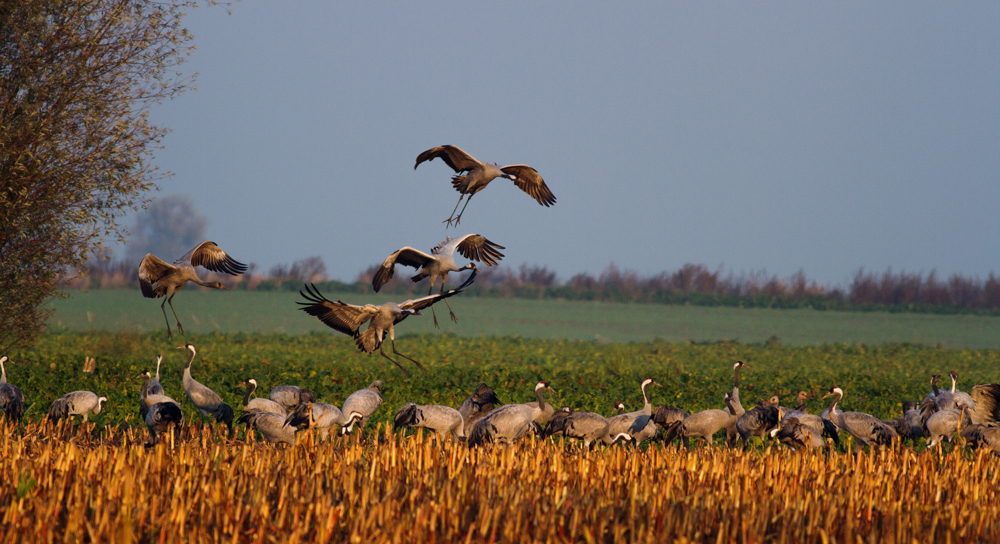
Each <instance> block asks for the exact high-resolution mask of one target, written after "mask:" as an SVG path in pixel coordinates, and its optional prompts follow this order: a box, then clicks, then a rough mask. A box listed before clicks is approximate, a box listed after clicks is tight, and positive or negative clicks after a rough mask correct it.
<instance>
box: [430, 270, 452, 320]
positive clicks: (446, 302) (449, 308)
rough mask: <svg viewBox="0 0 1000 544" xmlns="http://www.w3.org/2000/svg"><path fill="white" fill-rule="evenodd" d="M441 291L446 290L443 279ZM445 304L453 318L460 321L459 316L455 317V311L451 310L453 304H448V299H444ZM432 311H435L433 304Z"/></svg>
mask: <svg viewBox="0 0 1000 544" xmlns="http://www.w3.org/2000/svg"><path fill="white" fill-rule="evenodd" d="M441 292H442V293H443V292H444V280H441ZM444 305H445V306H447V307H448V313H449V314H451V320H452V321H454V322H455V323H458V318H457V317H455V312H453V311H452V310H451V304H448V299H444ZM431 312H432V313H433V312H434V307H433V306H431Z"/></svg>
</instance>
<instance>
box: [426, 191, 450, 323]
mask: <svg viewBox="0 0 1000 544" xmlns="http://www.w3.org/2000/svg"><path fill="white" fill-rule="evenodd" d="M456 207H457V206H456ZM433 279H434V278H431V280H433ZM441 288H442V289H443V288H444V281H442V282H441ZM432 293H434V282H433V281H431V288H430V289H428V290H427V295H428V296H430V295H431V294H432ZM431 316H433V317H434V328H435V329H440V328H441V326H440V325H438V316H437V313H436V312H434V307H433V306H431Z"/></svg>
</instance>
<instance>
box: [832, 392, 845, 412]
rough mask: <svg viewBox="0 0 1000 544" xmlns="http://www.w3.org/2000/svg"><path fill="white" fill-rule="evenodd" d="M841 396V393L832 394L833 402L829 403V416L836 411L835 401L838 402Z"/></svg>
mask: <svg viewBox="0 0 1000 544" xmlns="http://www.w3.org/2000/svg"><path fill="white" fill-rule="evenodd" d="M843 396H844V394H843V393H834V394H833V402H831V403H830V416H831V417H832V416H833V414H834V413H836V411H837V403H838V402H840V399H841V398H842V397H843Z"/></svg>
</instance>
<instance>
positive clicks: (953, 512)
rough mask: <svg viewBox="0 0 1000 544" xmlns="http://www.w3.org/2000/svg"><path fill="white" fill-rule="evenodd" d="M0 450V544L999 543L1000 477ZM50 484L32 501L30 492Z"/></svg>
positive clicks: (575, 460)
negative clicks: (343, 543)
mask: <svg viewBox="0 0 1000 544" xmlns="http://www.w3.org/2000/svg"><path fill="white" fill-rule="evenodd" d="M4 431H5V432H3V433H2V436H0V481H2V482H3V485H2V487H0V543H13V542H25V541H30V542H62V541H91V542H98V541H101V542H120V543H125V542H140V541H141V542H162V543H170V542H188V541H191V542H233V543H237V542H254V543H256V542H304V541H316V542H329V541H348V540H349V541H351V542H597V541H602V542H626V541H633V542H672V541H675V540H680V541H696V542H856V541H862V542H869V541H875V542H882V543H893V542H900V543H902V542H906V543H909V542H948V541H953V542H970V541H978V542H1000V500H998V493H1000V460H998V458H997V457H996V456H993V455H991V454H989V453H985V452H980V453H975V454H972V453H969V452H967V451H963V450H957V449H956V450H955V451H954V452H953V453H951V454H948V455H943V456H942V455H939V454H934V453H929V452H928V453H915V452H913V451H912V450H910V449H907V448H901V449H898V450H875V451H873V452H871V453H858V454H839V453H832V454H827V455H825V454H822V453H819V454H814V453H801V452H791V451H788V450H785V449H768V450H766V451H764V452H763V453H761V452H749V453H748V452H743V451H737V450H729V449H721V448H710V449H700V450H695V451H690V452H689V451H684V450H679V449H677V448H676V447H673V446H670V447H666V448H664V447H660V446H659V445H654V446H652V447H650V448H649V449H647V450H645V451H643V450H636V449H632V448H627V447H613V448H608V449H604V450H600V449H599V450H597V451H594V452H584V451H581V450H580V449H579V448H576V447H570V448H568V449H567V448H566V447H564V445H563V444H560V443H555V442H544V441H535V440H533V439H527V440H525V441H524V442H522V443H521V444H519V445H517V446H513V447H494V448H485V449H474V450H470V449H469V448H467V447H465V446H463V445H461V444H451V443H445V444H444V445H442V446H439V445H437V443H436V442H434V441H432V440H431V439H430V438H427V437H424V436H423V435H420V434H417V435H414V436H403V435H402V434H393V433H391V432H389V431H388V430H386V429H385V428H382V427H381V426H380V427H379V429H378V430H374V429H371V430H370V431H371V432H370V434H369V435H368V436H367V437H366V438H365V439H363V440H361V439H359V437H358V436H352V437H347V438H338V439H335V440H334V441H333V442H326V443H321V442H319V441H318V440H316V439H315V438H314V437H312V436H306V437H305V439H303V440H301V443H300V444H299V445H297V446H295V447H272V446H268V445H265V444H263V443H261V442H259V441H249V442H244V441H242V440H240V441H236V440H229V439H227V438H225V436H224V435H222V434H221V433H216V434H214V435H213V434H211V432H210V431H208V430H204V431H193V430H190V429H185V430H182V431H181V432H180V433H179V435H178V436H177V437H175V438H174V440H173V444H174V445H173V447H172V448H171V447H170V441H169V440H164V441H163V442H162V443H161V444H160V445H158V446H156V447H154V448H150V449H146V448H143V447H142V442H143V441H144V440H145V436H144V434H142V433H140V432H137V431H133V430H131V429H128V428H120V429H111V430H107V431H105V432H104V433H103V434H102V436H96V433H95V434H94V435H88V434H86V433H84V432H81V431H76V432H72V431H71V432H69V433H63V434H62V435H59V436H60V437H56V436H55V435H53V434H52V429H51V427H46V426H45V424H44V423H43V424H41V425H39V424H29V425H27V426H25V427H23V428H18V429H16V431H15V430H14V429H11V428H6V429H4ZM32 482H34V483H32Z"/></svg>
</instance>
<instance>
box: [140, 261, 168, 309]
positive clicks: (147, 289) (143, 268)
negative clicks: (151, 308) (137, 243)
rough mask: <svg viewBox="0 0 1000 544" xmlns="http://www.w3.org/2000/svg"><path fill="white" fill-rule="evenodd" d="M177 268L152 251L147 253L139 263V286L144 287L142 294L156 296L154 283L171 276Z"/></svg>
mask: <svg viewBox="0 0 1000 544" xmlns="http://www.w3.org/2000/svg"><path fill="white" fill-rule="evenodd" d="M174 270H176V268H175V267H174V266H173V265H169V264H167V263H166V262H164V261H163V259H160V258H159V257H157V256H156V255H153V254H152V253H147V254H146V256H145V257H143V258H142V262H140V263H139V287H141V288H142V296H144V297H146V298H156V293H155V292H154V290H153V284H154V283H156V282H158V281H160V280H161V279H163V278H165V277H167V276H169V275H170V274H171V273H173V271H174Z"/></svg>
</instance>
